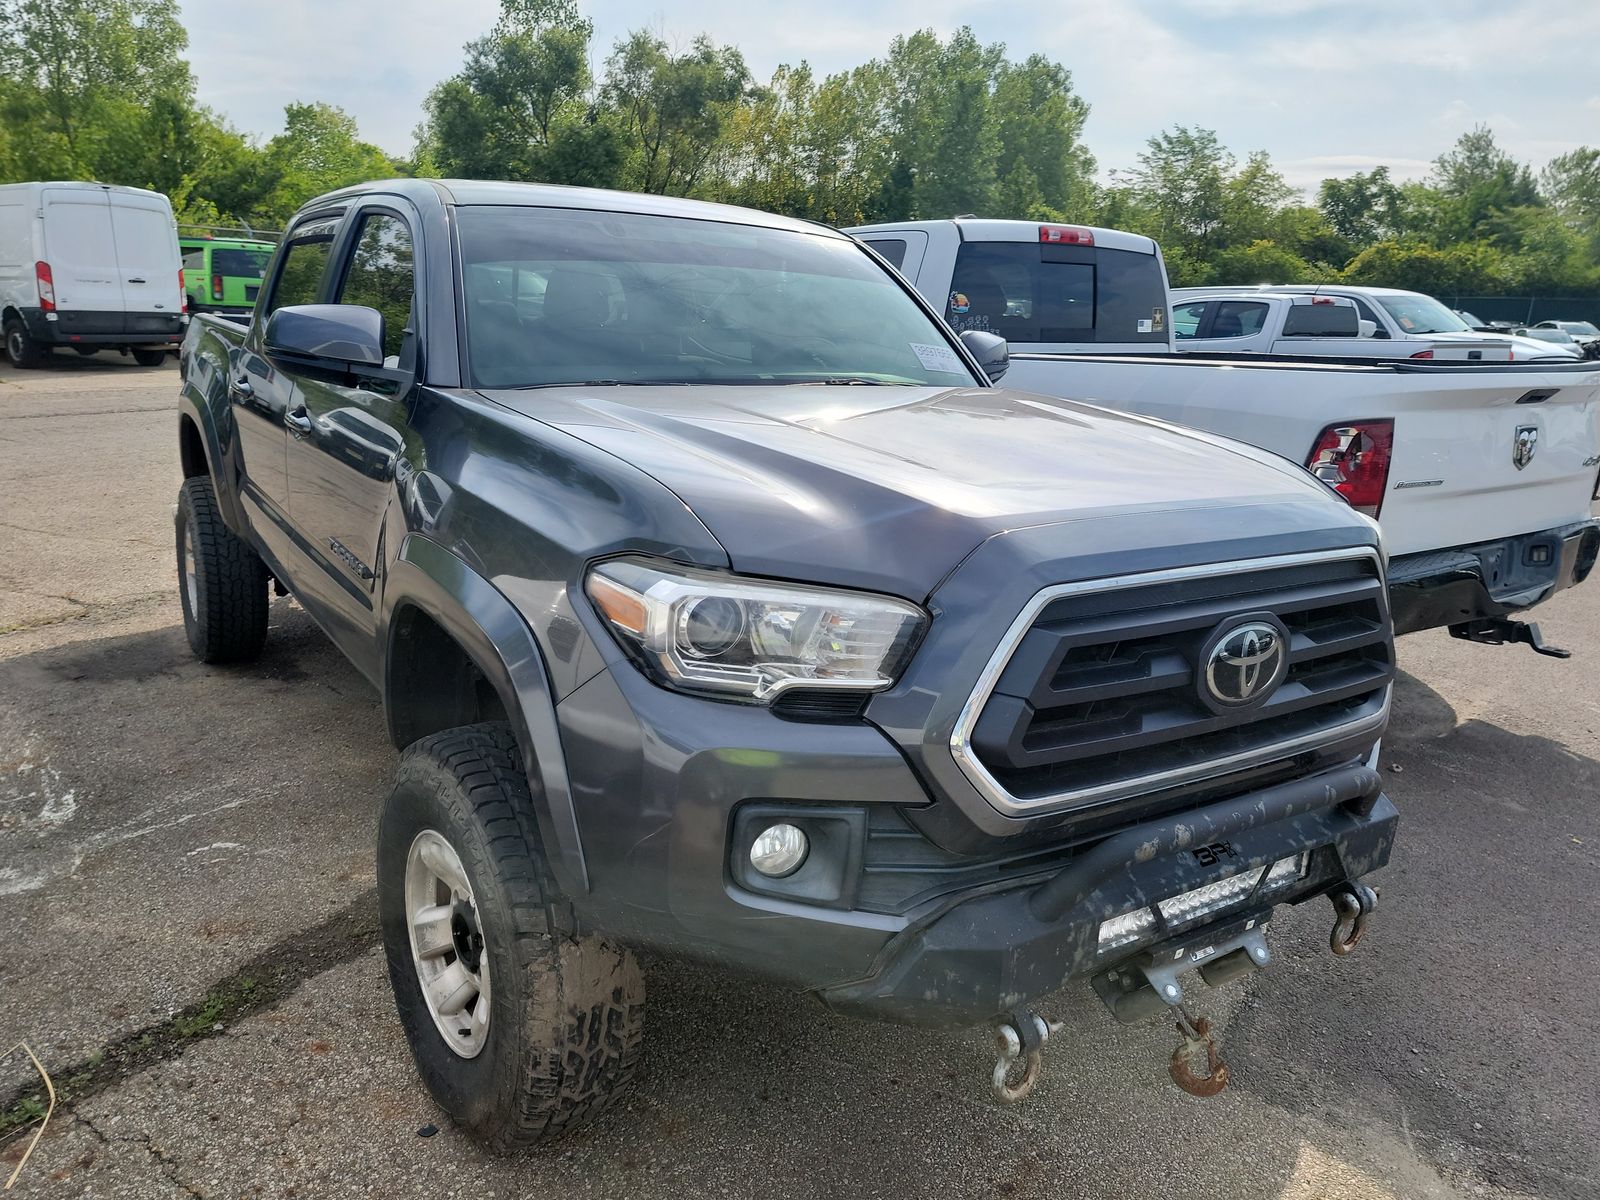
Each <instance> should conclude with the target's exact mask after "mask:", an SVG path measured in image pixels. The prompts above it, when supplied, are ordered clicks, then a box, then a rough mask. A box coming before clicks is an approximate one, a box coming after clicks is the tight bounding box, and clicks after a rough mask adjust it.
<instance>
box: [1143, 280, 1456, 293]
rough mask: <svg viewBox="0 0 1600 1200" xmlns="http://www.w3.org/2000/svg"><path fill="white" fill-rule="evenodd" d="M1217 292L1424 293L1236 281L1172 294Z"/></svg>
mask: <svg viewBox="0 0 1600 1200" xmlns="http://www.w3.org/2000/svg"><path fill="white" fill-rule="evenodd" d="M1219 292H1231V293H1233V294H1234V295H1239V294H1241V293H1245V292H1251V293H1256V292H1278V293H1280V294H1281V293H1284V292H1295V293H1298V294H1301V295H1305V294H1312V295H1320V294H1321V293H1323V292H1330V293H1334V294H1339V295H1345V294H1348V295H1352V296H1421V295H1425V294H1426V293H1423V292H1415V291H1411V290H1410V289H1408V288H1388V287H1363V286H1359V285H1357V284H1353V283H1238V284H1213V285H1212V286H1210V287H1183V288H1173V289H1172V294H1173V295H1174V296H1178V295H1182V296H1198V295H1201V294H1204V295H1208V296H1209V295H1214V294H1216V293H1219Z"/></svg>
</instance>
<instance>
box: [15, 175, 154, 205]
mask: <svg viewBox="0 0 1600 1200" xmlns="http://www.w3.org/2000/svg"><path fill="white" fill-rule="evenodd" d="M40 188H78V189H80V190H83V191H89V190H91V189H99V190H100V191H102V192H121V193H124V194H127V193H132V194H134V195H139V196H160V197H161V199H163V200H165V199H166V198H167V197H166V195H165V194H164V193H162V192H154V191H151V190H150V189H149V188H141V187H129V186H127V185H126V184H122V183H97V182H96V181H94V180H92V179H36V180H31V181H29V182H25V183H4V184H0V194H3V193H5V192H10V191H23V190H27V191H37V190H38V189H40Z"/></svg>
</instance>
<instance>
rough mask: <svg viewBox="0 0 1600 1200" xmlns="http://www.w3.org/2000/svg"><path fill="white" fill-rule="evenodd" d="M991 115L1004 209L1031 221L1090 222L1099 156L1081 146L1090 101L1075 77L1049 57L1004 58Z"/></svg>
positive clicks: (1000, 205) (1000, 201) (1008, 212)
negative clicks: (995, 129) (1013, 60)
mask: <svg viewBox="0 0 1600 1200" xmlns="http://www.w3.org/2000/svg"><path fill="white" fill-rule="evenodd" d="M993 112H994V119H995V122H996V125H997V127H998V135H999V142H1000V145H999V154H998V157H997V160H996V163H995V171H996V176H997V187H998V193H997V196H998V200H999V204H998V210H999V212H1000V213H1003V214H1005V215H1006V216H1013V217H1026V218H1030V219H1045V220H1049V219H1052V218H1054V219H1056V220H1084V219H1085V218H1086V214H1087V212H1088V210H1089V207H1090V206H1091V204H1092V203H1093V196H1094V189H1093V182H1092V181H1093V179H1094V168H1095V163H1094V157H1093V156H1092V155H1091V154H1090V153H1089V151H1088V149H1087V148H1086V147H1085V146H1084V144H1083V125H1084V122H1085V121H1087V120H1088V118H1089V105H1088V103H1087V102H1086V101H1084V99H1083V98H1082V97H1081V96H1079V95H1078V94H1077V93H1076V92H1074V91H1073V90H1072V74H1071V72H1069V71H1068V70H1067V69H1066V68H1065V67H1063V66H1062V65H1061V64H1060V63H1054V62H1051V61H1050V60H1049V59H1047V58H1045V57H1044V56H1043V55H1040V54H1034V55H1031V56H1030V57H1029V58H1028V59H1027V60H1026V61H1024V62H1022V63H1020V64H1013V63H1009V62H1001V63H1000V64H999V69H998V73H997V76H996V78H995V84H994V101H993Z"/></svg>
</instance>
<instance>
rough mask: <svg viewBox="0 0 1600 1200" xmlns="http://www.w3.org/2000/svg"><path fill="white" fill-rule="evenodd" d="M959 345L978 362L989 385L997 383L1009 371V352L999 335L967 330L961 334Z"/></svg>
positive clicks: (978, 330) (1004, 341)
mask: <svg viewBox="0 0 1600 1200" xmlns="http://www.w3.org/2000/svg"><path fill="white" fill-rule="evenodd" d="M961 344H962V345H963V346H965V347H966V348H967V350H968V351H969V352H970V353H971V354H972V357H973V358H975V359H977V360H978V365H979V366H980V367H982V368H983V373H984V374H985V375H987V376H988V377H989V382H990V383H999V382H1000V377H1001V376H1002V375H1004V374H1005V373H1006V372H1007V371H1008V370H1010V368H1011V350H1010V348H1009V347H1008V346H1007V345H1006V340H1005V338H1003V337H1001V336H1000V335H999V334H997V333H985V332H984V331H983V330H981V329H968V330H965V331H964V332H963V333H962V334H961Z"/></svg>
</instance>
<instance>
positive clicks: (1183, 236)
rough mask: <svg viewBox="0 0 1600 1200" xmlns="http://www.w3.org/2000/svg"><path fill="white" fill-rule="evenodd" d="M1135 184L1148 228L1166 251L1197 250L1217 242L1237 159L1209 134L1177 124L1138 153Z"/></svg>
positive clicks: (1133, 182)
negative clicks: (1172, 249) (1170, 247)
mask: <svg viewBox="0 0 1600 1200" xmlns="http://www.w3.org/2000/svg"><path fill="white" fill-rule="evenodd" d="M1138 161H1139V166H1138V168H1137V169H1136V170H1135V171H1134V172H1133V174H1132V176H1131V179H1130V183H1131V187H1132V191H1133V197H1132V198H1133V199H1134V200H1136V202H1137V205H1138V207H1139V208H1140V209H1142V210H1143V214H1144V219H1145V222H1146V228H1145V230H1144V232H1146V233H1149V234H1150V235H1151V236H1153V237H1154V238H1155V239H1156V240H1157V241H1159V242H1161V243H1162V245H1163V246H1166V245H1168V244H1170V245H1172V246H1174V247H1177V248H1182V249H1185V250H1194V249H1197V248H1201V247H1207V246H1211V245H1213V244H1214V243H1215V241H1216V239H1217V235H1218V233H1219V231H1220V230H1221V229H1222V226H1223V222H1224V219H1225V217H1226V210H1227V204H1228V177H1229V175H1230V174H1231V173H1232V172H1233V169H1234V166H1235V164H1236V162H1237V160H1236V159H1235V158H1234V157H1233V155H1232V154H1230V153H1229V152H1228V150H1227V149H1226V148H1225V147H1224V146H1223V145H1222V143H1221V142H1219V141H1218V140H1217V135H1216V133H1214V132H1213V131H1212V130H1210V129H1189V128H1188V127H1187V126H1183V125H1177V126H1174V127H1173V128H1172V129H1171V130H1164V131H1163V132H1161V133H1158V134H1156V135H1155V136H1154V137H1152V138H1150V140H1149V141H1147V142H1146V143H1145V149H1144V150H1143V151H1141V152H1140V154H1139V159H1138Z"/></svg>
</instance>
